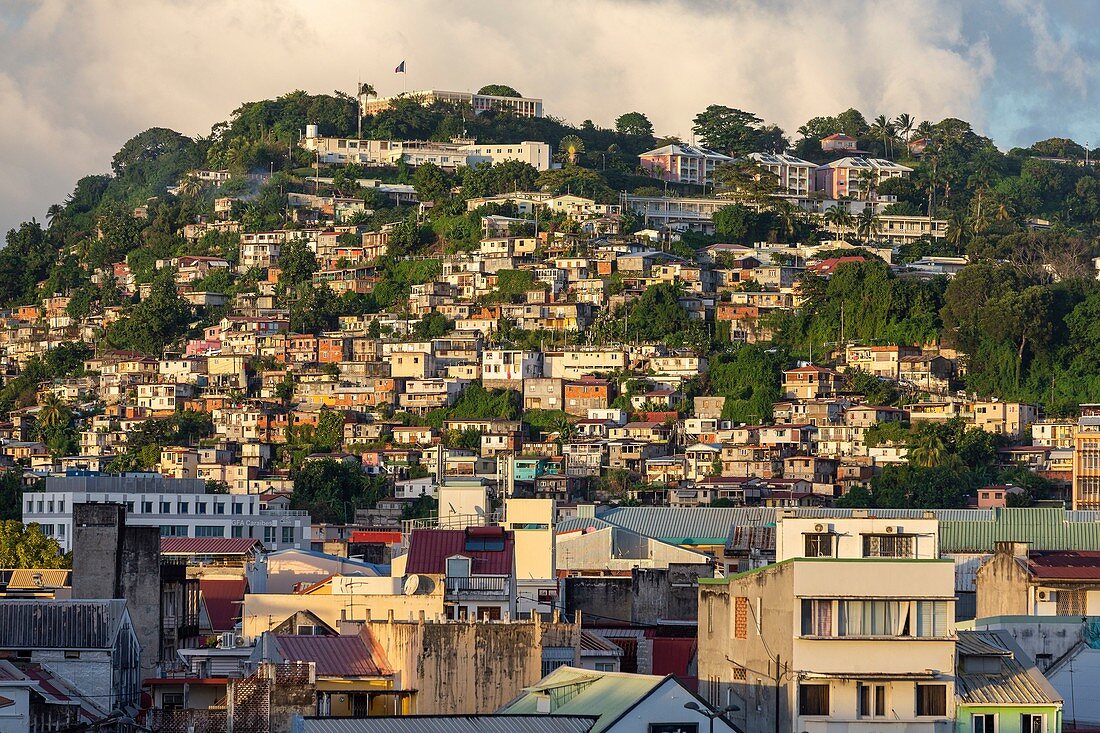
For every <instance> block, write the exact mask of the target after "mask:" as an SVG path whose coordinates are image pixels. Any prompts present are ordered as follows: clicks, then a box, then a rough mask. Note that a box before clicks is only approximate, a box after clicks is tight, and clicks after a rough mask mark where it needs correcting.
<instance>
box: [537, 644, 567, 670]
mask: <svg viewBox="0 0 1100 733" xmlns="http://www.w3.org/2000/svg"><path fill="white" fill-rule="evenodd" d="M572 663H573V647H571V646H544V647H543V648H542V676H543V677H545V676H546V675H548V674H550V673H551V672H553V671H554V670H555V669H557V668H558V667H564V666H565V665H567V664H572Z"/></svg>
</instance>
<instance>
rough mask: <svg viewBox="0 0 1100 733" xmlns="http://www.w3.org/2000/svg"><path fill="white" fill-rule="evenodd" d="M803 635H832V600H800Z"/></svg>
mask: <svg viewBox="0 0 1100 733" xmlns="http://www.w3.org/2000/svg"><path fill="white" fill-rule="evenodd" d="M802 634H803V636H832V635H833V602H832V601H829V600H818V599H804V600H803V601H802Z"/></svg>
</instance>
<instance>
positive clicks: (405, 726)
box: [294, 714, 596, 733]
mask: <svg viewBox="0 0 1100 733" xmlns="http://www.w3.org/2000/svg"><path fill="white" fill-rule="evenodd" d="M595 722H596V719H595V718H594V717H591V716H589V717H583V716H578V715H568V716H567V715H545V714H540V715H403V716H401V717H394V718H389V717H381V716H379V717H371V718H302V719H301V720H300V721H299V722H298V723H297V724H296V725H295V729H294V733H589V731H590V730H592V726H593V725H594V724H595Z"/></svg>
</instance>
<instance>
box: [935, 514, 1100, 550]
mask: <svg viewBox="0 0 1100 733" xmlns="http://www.w3.org/2000/svg"><path fill="white" fill-rule="evenodd" d="M1092 514H1094V512H1088V513H1085V512H1067V511H1065V510H1064V509H1057V508H1046V507H1038V508H1026V509H998V510H996V511H995V512H994V513H993V517H992V519H989V520H985V519H970V520H967V521H953V520H944V521H941V522H940V552H941V553H945V554H957V553H967V552H973V553H988V552H993V549H994V546H995V544H996V543H997V542H1027V543H1029V544H1030V545H1031V549H1033V550H1100V521H1096V518H1093V517H1091V516H1088V515H1092Z"/></svg>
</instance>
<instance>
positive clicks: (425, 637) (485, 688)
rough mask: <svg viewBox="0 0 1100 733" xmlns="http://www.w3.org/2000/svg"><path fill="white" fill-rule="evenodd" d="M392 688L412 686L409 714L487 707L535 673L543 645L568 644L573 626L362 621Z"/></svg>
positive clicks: (574, 640) (576, 642)
mask: <svg viewBox="0 0 1100 733" xmlns="http://www.w3.org/2000/svg"><path fill="white" fill-rule="evenodd" d="M364 627H365V630H366V632H367V633H369V634H370V636H371V637H372V638H373V639H374V641H375V642H376V643H377V644H378V645H379V646H380V647H381V648H382V650H383V651H384V652H385V654H386V658H387V659H388V661H389V664H390V666H391V668H392V669H393V671H394V672H395V673H396V674H397V679H396V686H397V687H398V688H399V689H405V690H410V689H415V690H417V695H416V698H415V701H414V704H413V710H412V712H413V713H415V714H418V715H427V714H463V713H467V714H468V713H491V712H493V711H495V710H497V709H499V708H501V707H503V706H504V705H505V704H506V703H508V702H509V701H511V700H512V699H513V698H514V697H516V696H517V695H518V694H519V693H520V692H521V691H522V690H523V688H524V687H528V686H530V685H533V684H534V683H536V682H538V681H539V680H540V679H541V678H542V660H543V650H544V648H549V647H554V648H556V649H558V650H564V649H567V648H570V649H572V650H573V658H574V661H573V662H572V664H579V662H580V626H579V625H577V624H566V623H559V622H552V623H546V622H542V621H538V620H535V621H531V620H523V621H511V622H508V621H486V622H473V623H471V622H466V621H449V620H440V621H393V620H386V621H367V622H366V623H365V624H364Z"/></svg>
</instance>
